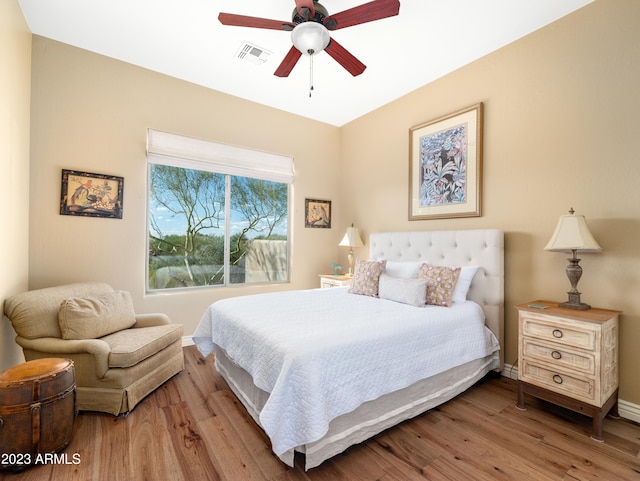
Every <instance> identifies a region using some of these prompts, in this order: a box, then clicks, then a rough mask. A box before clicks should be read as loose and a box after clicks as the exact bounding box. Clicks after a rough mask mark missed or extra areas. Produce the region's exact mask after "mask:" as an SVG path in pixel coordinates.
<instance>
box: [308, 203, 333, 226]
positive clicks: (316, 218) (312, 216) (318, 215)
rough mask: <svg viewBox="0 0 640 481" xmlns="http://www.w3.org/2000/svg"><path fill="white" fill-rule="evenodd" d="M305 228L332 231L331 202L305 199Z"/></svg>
mask: <svg viewBox="0 0 640 481" xmlns="http://www.w3.org/2000/svg"><path fill="white" fill-rule="evenodd" d="M304 226H305V227H314V228H318V229H331V201H330V200H316V199H305V201H304Z"/></svg>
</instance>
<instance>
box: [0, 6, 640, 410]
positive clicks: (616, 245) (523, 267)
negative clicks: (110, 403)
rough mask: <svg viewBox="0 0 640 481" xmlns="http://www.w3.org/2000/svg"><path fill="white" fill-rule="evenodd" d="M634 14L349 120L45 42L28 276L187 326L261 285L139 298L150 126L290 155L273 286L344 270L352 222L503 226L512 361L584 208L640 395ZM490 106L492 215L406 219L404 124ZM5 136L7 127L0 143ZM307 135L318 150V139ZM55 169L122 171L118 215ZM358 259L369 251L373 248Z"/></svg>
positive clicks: (594, 19) (564, 25) (559, 29)
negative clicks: (283, 270) (291, 109)
mask: <svg viewBox="0 0 640 481" xmlns="http://www.w3.org/2000/svg"><path fill="white" fill-rule="evenodd" d="M2 13H4V12H2ZM3 17H4V15H3ZM639 18H640V2H637V1H635V0H607V1H603V0H598V1H596V2H595V3H593V4H590V5H589V6H587V7H585V8H583V9H581V10H579V11H577V12H575V13H574V14H572V15H570V16H568V17H566V18H564V19H561V20H560V21H558V22H556V23H554V24H552V25H550V26H548V27H546V28H544V29H541V30H540V31H538V32H535V33H534V34H532V35H529V36H527V37H525V38H523V39H521V40H520V41H518V42H515V43H514V44H512V45H509V46H507V47H505V48H503V49H501V50H500V51H498V52H495V53H494V54H492V55H489V56H487V57H485V58H482V59H480V60H478V61H476V62H474V63H472V64H471V65H468V66H466V67H464V68H462V69H460V70H458V71H456V72H454V73H452V74H450V75H448V76H446V77H445V78H442V79H440V80H438V81H436V82H433V83H431V84H429V85H426V86H424V87H423V88H421V89H418V90H417V91H415V92H413V93H411V94H409V95H407V96H405V97H403V98H401V99H399V100H397V101H395V102H393V103H391V104H389V105H387V106H385V107H383V108H381V109H379V110H377V111H375V112H372V113H371V114H369V115H366V116H364V117H362V118H360V119H358V120H356V121H354V122H352V123H350V124H348V125H346V126H344V127H342V128H340V129H338V128H335V127H331V126H328V125H326V124H322V123H318V122H314V121H311V120H307V119H304V118H301V117H296V116H293V115H290V114H286V113H283V112H280V111H277V110H274V109H270V108H267V107H262V106H259V105H256V104H253V103H250V102H245V101H242V100H239V99H237V98H234V97H230V96H227V95H224V94H220V93H217V92H213V91H210V90H207V89H204V88H201V87H198V86H195V85H191V84H188V83H185V82H182V81H179V80H176V79H172V78H168V77H165V76H162V75H158V74H155V73H152V72H149V71H146V70H143V69H140V68H137V67H133V66H131V65H127V64H123V63H121V62H117V61H115V60H111V59H108V58H104V57H101V56H98V55H95V54H91V53H88V52H86V51H82V50H79V49H76V48H73V47H70V46H66V45H63V44H60V43H57V42H54V41H50V40H47V39H43V38H39V37H34V40H33V94H32V104H33V112H32V119H31V129H32V134H31V139H32V143H31V150H32V156H31V158H32V167H31V184H30V188H31V197H30V203H31V210H30V225H31V243H30V249H29V255H30V257H29V258H30V269H29V287H30V288H38V287H42V286H46V285H51V284H56V283H61V282H70V281H76V280H84V279H103V280H106V281H107V282H110V283H111V284H113V285H114V286H115V287H117V288H121V289H127V290H130V291H131V292H132V293H133V295H134V298H135V303H136V308H137V309H138V310H139V311H141V312H150V311H155V310H160V311H164V312H167V313H168V314H169V315H170V316H171V317H172V318H174V319H175V320H176V321H177V322H182V323H184V324H185V332H186V333H187V334H190V333H191V332H192V331H193V328H194V327H195V324H196V323H197V321H198V319H199V318H200V316H201V314H202V312H203V310H204V309H205V308H206V306H207V305H208V304H209V303H210V302H212V301H214V300H216V299H219V298H222V297H227V296H231V295H236V294H240V293H241V294H244V293H248V292H262V291H264V290H266V288H249V289H235V290H231V289H212V290H203V291H200V292H195V293H186V292H185V293H176V294H165V295H146V294H145V292H144V264H145V256H146V249H145V212H146V205H145V202H146V200H145V180H146V167H145V153H144V131H145V129H146V128H147V127H153V128H157V129H163V130H168V131H173V132H177V133H183V134H187V135H194V136H198V137H203V138H209V139H212V140H216V141H220V142H226V143H231V144H237V145H241V146H245V147H250V148H256V149H261V150H267V151H271V152H276V153H282V154H288V155H293V156H294V157H295V159H296V172H297V180H296V183H295V188H294V200H293V202H294V209H295V213H294V219H293V221H294V226H295V228H294V232H293V243H294V248H293V282H292V284H291V285H286V286H280V287H275V288H272V289H285V288H290V287H293V288H304V287H312V286H315V285H317V274H318V273H320V272H328V271H329V270H330V264H331V262H333V261H334V260H335V259H336V258H339V260H340V261H341V262H342V263H346V255H345V252H344V250H343V249H339V248H338V247H336V244H337V242H338V241H339V240H340V238H341V235H342V234H343V231H344V228H345V227H346V226H347V225H348V224H350V223H351V222H355V223H356V225H357V226H358V227H359V228H360V229H361V231H362V233H363V234H364V236H365V237H366V235H367V234H369V233H370V232H373V231H381V230H421V229H429V230H432V229H459V228H483V227H499V228H502V229H504V231H505V232H506V275H507V284H506V296H507V299H506V303H507V304H506V311H507V333H506V334H507V345H506V346H505V351H506V352H505V353H506V360H507V362H509V363H514V362H515V360H516V356H517V345H516V336H517V326H516V312H515V310H514V309H513V307H512V306H513V305H514V304H517V303H520V302H526V301H529V300H532V299H535V298H547V299H559V300H561V299H563V298H564V297H565V296H566V294H565V292H566V290H567V289H568V287H569V286H568V281H567V279H566V276H565V274H564V267H565V265H566V261H565V259H564V258H565V256H564V255H563V254H557V253H549V252H544V251H543V248H544V246H545V244H546V242H547V241H548V239H549V237H550V235H551V233H552V231H553V229H554V227H555V224H556V221H557V218H558V216H560V215H561V214H564V213H565V212H566V211H567V210H568V209H569V207H574V208H575V209H576V210H577V212H578V213H582V214H585V215H586V216H587V219H588V221H589V225H590V226H591V229H592V231H593V233H594V235H595V237H596V238H597V239H598V241H599V242H600V243H601V245H602V246H603V248H604V252H603V253H601V254H587V255H584V256H583V261H582V266H583V267H584V270H585V275H584V277H583V279H582V280H581V281H580V286H579V287H580V290H581V291H582V292H583V300H584V301H586V302H590V303H591V304H593V305H596V306H600V307H608V308H613V309H620V310H623V311H624V315H623V316H622V325H621V347H620V366H621V397H622V399H624V400H626V401H629V402H632V403H636V404H640V383H639V381H638V380H637V376H636V375H635V372H636V369H637V367H638V364H639V363H640V355H638V354H636V352H637V349H636V346H637V345H638V344H639V343H640V296H637V294H636V291H637V287H638V281H637V279H638V275H637V272H639V270H640V256H639V254H638V252H637V245H638V238H639V234H640V221H639V217H640V216H639V214H640V189H638V188H637V187H636V182H637V179H638V174H639V172H638V171H639V170H640V167H639V165H640V163H639V162H638V160H639V159H638V154H637V149H636V148H635V142H636V139H637V137H638V135H637V133H638V125H639V124H638V117H637V112H639V111H640V108H639V107H640V100H639V99H640V97H639V96H638V95H637V85H638V84H639V80H640V64H639V56H638V52H639V51H640V36H639V35H638V33H637V32H638V31H639V27H640V25H639V23H638V19H639ZM3 44H4V42H3ZM2 48H4V47H2V46H0V49H2ZM0 53H3V52H0ZM427 54H428V52H427V53H426V54H425V55H427ZM4 61H5V60H2V62H4ZM22 61H23V62H24V61H25V58H22ZM21 85H23V84H21ZM14 91H20V87H19V86H14V87H13V88H12V89H10V90H9V89H5V88H4V87H1V88H0V96H2V97H3V98H4V97H7V98H9V97H11V98H12V99H13V96H14V95H13V92H14ZM7 92H11V95H9V94H8V93H7ZM23 101H24V98H23ZM480 101H481V102H484V104H485V119H484V120H485V144H484V146H485V148H484V188H483V216H482V217H478V218H469V219H451V220H431V221H412V222H409V221H408V220H407V196H408V175H407V172H408V131H409V128H410V127H412V126H414V125H417V124H420V123H423V122H425V121H427V120H430V119H433V118H436V117H439V116H440V115H443V114H447V113H450V112H452V111H455V110H457V109H459V108H462V107H466V106H469V105H472V104H475V103H477V102H480ZM18 111H19V112H22V115H26V113H25V110H24V108H21V109H18ZM6 132H7V129H6V128H4V126H3V128H2V129H0V136H3V135H7V133H6ZM310 139H313V141H314V145H319V146H321V148H313V149H310V148H309V141H310ZM22 150H24V149H22ZM26 155H28V154H24V153H23V155H22V159H24V158H25V156H26ZM3 161H4V160H3ZM19 168H20V169H26V167H24V166H23V165H22V164H21V165H20V167H19ZM62 168H71V169H78V170H85V171H95V172H101V173H107V174H114V175H121V176H124V177H125V195H124V197H125V198H124V218H123V219H122V220H111V219H90V218H75V217H71V216H60V215H58V201H59V195H60V170H61V169H62ZM25 173H28V170H24V171H23V172H20V173H19V174H16V175H14V176H13V177H12V180H13V181H14V183H16V184H18V181H19V180H21V179H23V176H24V174H25ZM21 192H24V191H23V190H21ZM0 195H3V196H6V195H7V194H6V193H5V192H3V193H2V194H0ZM20 195H22V196H23V197H20ZM305 197H311V198H321V199H330V200H332V201H333V206H334V228H333V229H330V230H320V229H305V228H304V227H303V210H304V198H305ZM5 198H6V197H3V199H5ZM14 199H18V200H20V201H21V202H20V203H21V205H24V193H22V194H14V195H13V196H12V197H11V198H10V199H8V200H9V201H14ZM3 215H5V216H6V214H3ZM11 215H12V216H14V217H13V219H15V218H19V219H23V218H24V216H16V215H14V214H11ZM4 225H6V224H5V223H3V228H4ZM8 225H10V226H12V228H13V229H14V230H16V231H17V232H18V234H17V235H18V236H20V240H10V241H8V240H6V239H3V240H2V241H0V242H5V243H7V242H9V243H10V244H9V245H8V247H9V248H14V249H17V252H20V247H22V246H23V245H24V241H25V240H26V232H25V229H24V228H21V224H20V221H19V220H13V221H11V222H8ZM3 252H6V250H3ZM357 254H358V255H359V256H360V257H366V255H367V249H366V247H365V248H363V249H359V250H358V252H357ZM0 255H4V256H6V255H7V254H6V253H5V254H0ZM16 262H19V261H16V260H15V259H14V258H13V257H11V259H5V265H6V264H8V265H11V266H12V267H11V269H9V271H8V272H11V273H12V278H15V279H21V280H22V283H23V285H24V279H25V273H24V271H25V269H24V267H23V265H24V262H25V261H22V262H21V263H19V264H18V265H15V263H16ZM15 279H11V282H20V281H16V280H15ZM2 282H7V280H6V279H3V281H2ZM9 290H13V289H9V288H5V289H4V292H5V293H6V292H8V291H9ZM2 293H3V291H1V290H0V294H2ZM2 345H3V350H4V349H5V348H6V347H7V341H6V340H5V341H4V342H3V344H2Z"/></svg>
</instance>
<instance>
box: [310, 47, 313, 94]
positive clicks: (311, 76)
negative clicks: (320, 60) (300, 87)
mask: <svg viewBox="0 0 640 481" xmlns="http://www.w3.org/2000/svg"><path fill="white" fill-rule="evenodd" d="M311 92H313V54H312V55H309V98H311Z"/></svg>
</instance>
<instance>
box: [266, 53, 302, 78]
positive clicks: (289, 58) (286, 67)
mask: <svg viewBox="0 0 640 481" xmlns="http://www.w3.org/2000/svg"><path fill="white" fill-rule="evenodd" d="M301 55H302V53H300V50H298V49H297V48H295V47H291V50H289V52H288V53H287V55H285V56H284V60H283V61H282V62H281V63H280V65H279V66H278V68H277V69H276V71H275V72H274V73H273V75H275V76H276V77H288V76H289V74H290V73H291V71H292V70H293V67H295V66H296V63H298V60H299V59H300V56H301Z"/></svg>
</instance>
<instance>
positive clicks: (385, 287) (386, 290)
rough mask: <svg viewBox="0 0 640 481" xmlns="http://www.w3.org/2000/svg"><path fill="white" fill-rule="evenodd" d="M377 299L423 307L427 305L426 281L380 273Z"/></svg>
mask: <svg viewBox="0 0 640 481" xmlns="http://www.w3.org/2000/svg"><path fill="white" fill-rule="evenodd" d="M378 297H380V299H388V300H390V301H395V302H401V303H403V304H410V305H412V306H416V307H424V306H425V305H426V303H427V279H404V278H401V277H393V276H390V275H389V274H386V273H382V274H381V275H380V282H379V285H378Z"/></svg>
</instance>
